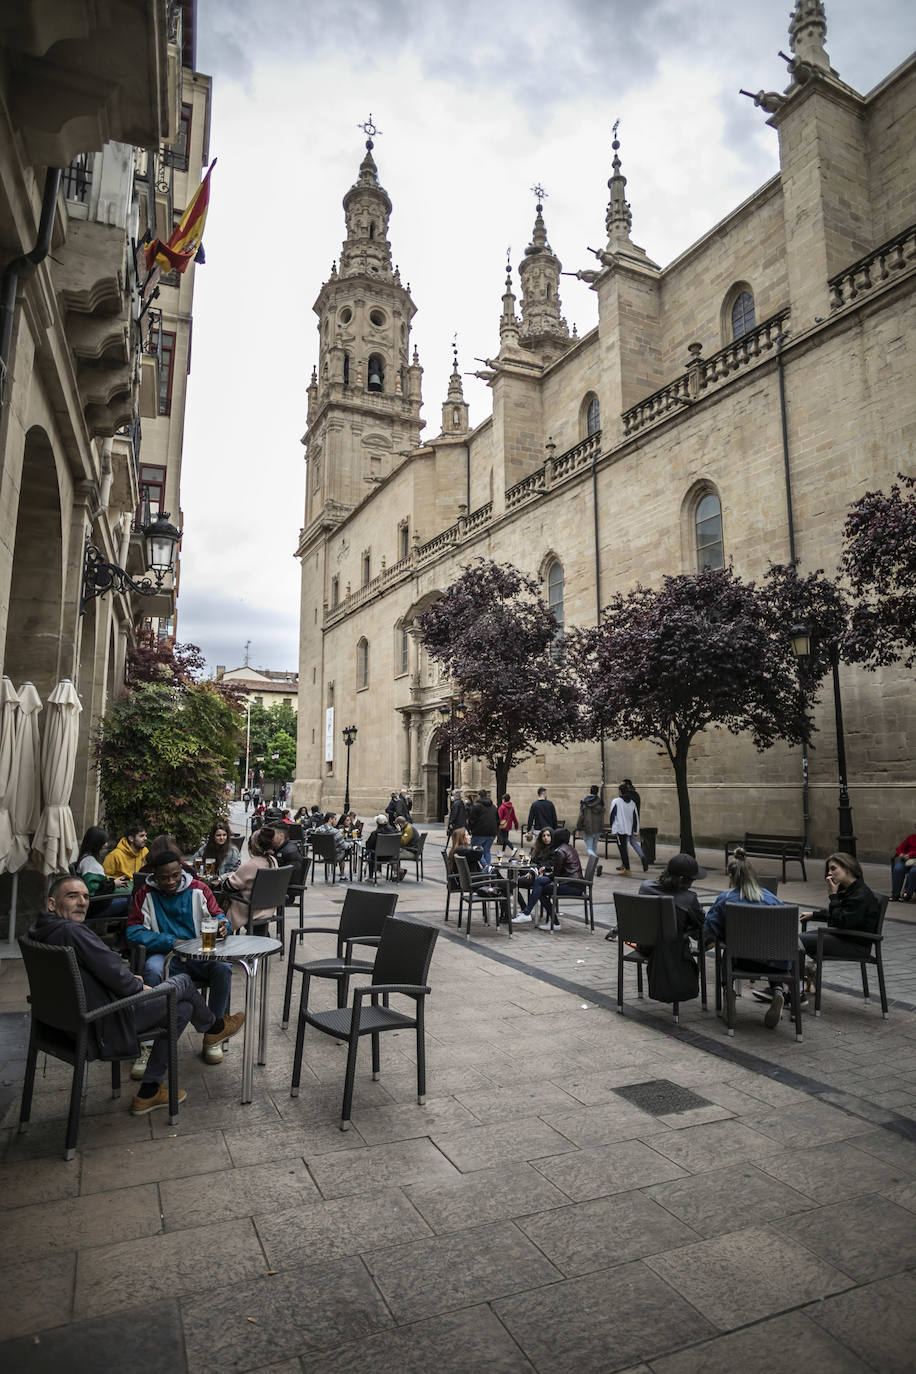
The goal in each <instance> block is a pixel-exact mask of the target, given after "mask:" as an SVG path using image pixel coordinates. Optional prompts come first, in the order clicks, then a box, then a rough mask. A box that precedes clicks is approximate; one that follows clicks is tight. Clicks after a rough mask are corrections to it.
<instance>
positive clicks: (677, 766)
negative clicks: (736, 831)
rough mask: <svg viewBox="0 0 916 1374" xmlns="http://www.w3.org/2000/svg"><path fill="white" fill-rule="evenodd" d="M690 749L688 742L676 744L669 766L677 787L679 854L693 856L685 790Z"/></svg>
mask: <svg viewBox="0 0 916 1374" xmlns="http://www.w3.org/2000/svg"><path fill="white" fill-rule="evenodd" d="M689 748H690V741H689V740H688V741H687V743H686V744H681V743H680V741H679V742H678V745H677V748H676V749H675V751H674V753H673V754H672V755H671V765H672V767H673V768H674V781H675V785H676V787H677V808H678V814H679V816H680V823H681V853H682V854H693V853H694V844H693V819H692V817H691V815H690V792H689V791H688V789H687V750H688V749H689Z"/></svg>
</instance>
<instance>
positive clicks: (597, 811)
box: [576, 783, 604, 858]
mask: <svg viewBox="0 0 916 1374" xmlns="http://www.w3.org/2000/svg"><path fill="white" fill-rule="evenodd" d="M576 829H577V830H581V832H582V837H583V839H584V840H585V848H586V851H587V853H588V854H589V855H590V856H591V857H593V858H597V856H598V836H599V835H600V834H601V832H602V830H603V829H604V802H603V801H602V800H601V788H600V786H599V785H598V783H595V784H594V785H593V787H592V788H591V790H590V792H589V794H588V796H587V797H583V798H582V800H581V802H580V803H579V818H578V820H577V821H576Z"/></svg>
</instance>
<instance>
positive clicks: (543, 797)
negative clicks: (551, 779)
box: [525, 787, 558, 835]
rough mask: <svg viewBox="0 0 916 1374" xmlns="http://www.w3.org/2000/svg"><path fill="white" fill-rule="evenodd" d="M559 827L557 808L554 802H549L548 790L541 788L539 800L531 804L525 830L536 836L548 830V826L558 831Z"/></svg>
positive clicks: (539, 789)
mask: <svg viewBox="0 0 916 1374" xmlns="http://www.w3.org/2000/svg"><path fill="white" fill-rule="evenodd" d="M557 825H558V821H557V808H556V807H555V806H554V804H553V802H552V801H548V799H547V788H546V787H539V788H538V799H537V801H533V802H532V803H531V808H530V810H529V812H528V824H527V825H526V826H525V829H526V830H528V831H530V832H531V833H532V834H534V835H536V834H537V832H538V831H539V830H546V829H547V827H548V826H549V827H550V829H551V830H556V828H557Z"/></svg>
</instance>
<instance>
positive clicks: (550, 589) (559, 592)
mask: <svg viewBox="0 0 916 1374" xmlns="http://www.w3.org/2000/svg"><path fill="white" fill-rule="evenodd" d="M547 605H548V606H549V607H550V609H551V610H552V611H553V616H554V619H555V620H556V622H557V625H558V626H559V630H558V633H559V634H562V633H563V626H564V624H565V620H566V617H565V614H564V611H563V564H562V563H559V562H556V561H555V562H553V563H551V565H550V567H549V569H548V570H547Z"/></svg>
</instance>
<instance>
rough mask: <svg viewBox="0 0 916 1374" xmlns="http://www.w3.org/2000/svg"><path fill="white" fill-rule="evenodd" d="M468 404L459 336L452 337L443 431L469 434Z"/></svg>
mask: <svg viewBox="0 0 916 1374" xmlns="http://www.w3.org/2000/svg"><path fill="white" fill-rule="evenodd" d="M467 432H468V405H467V401H466V400H465V399H464V387H463V386H462V384H461V373H460V372H459V371H458V338H457V335H456V336H455V338H454V339H452V375H451V376H450V377H449V379H448V396H447V397H446V399H445V401H444V402H443V405H442V433H443V434H444V435H454V434H467Z"/></svg>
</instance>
